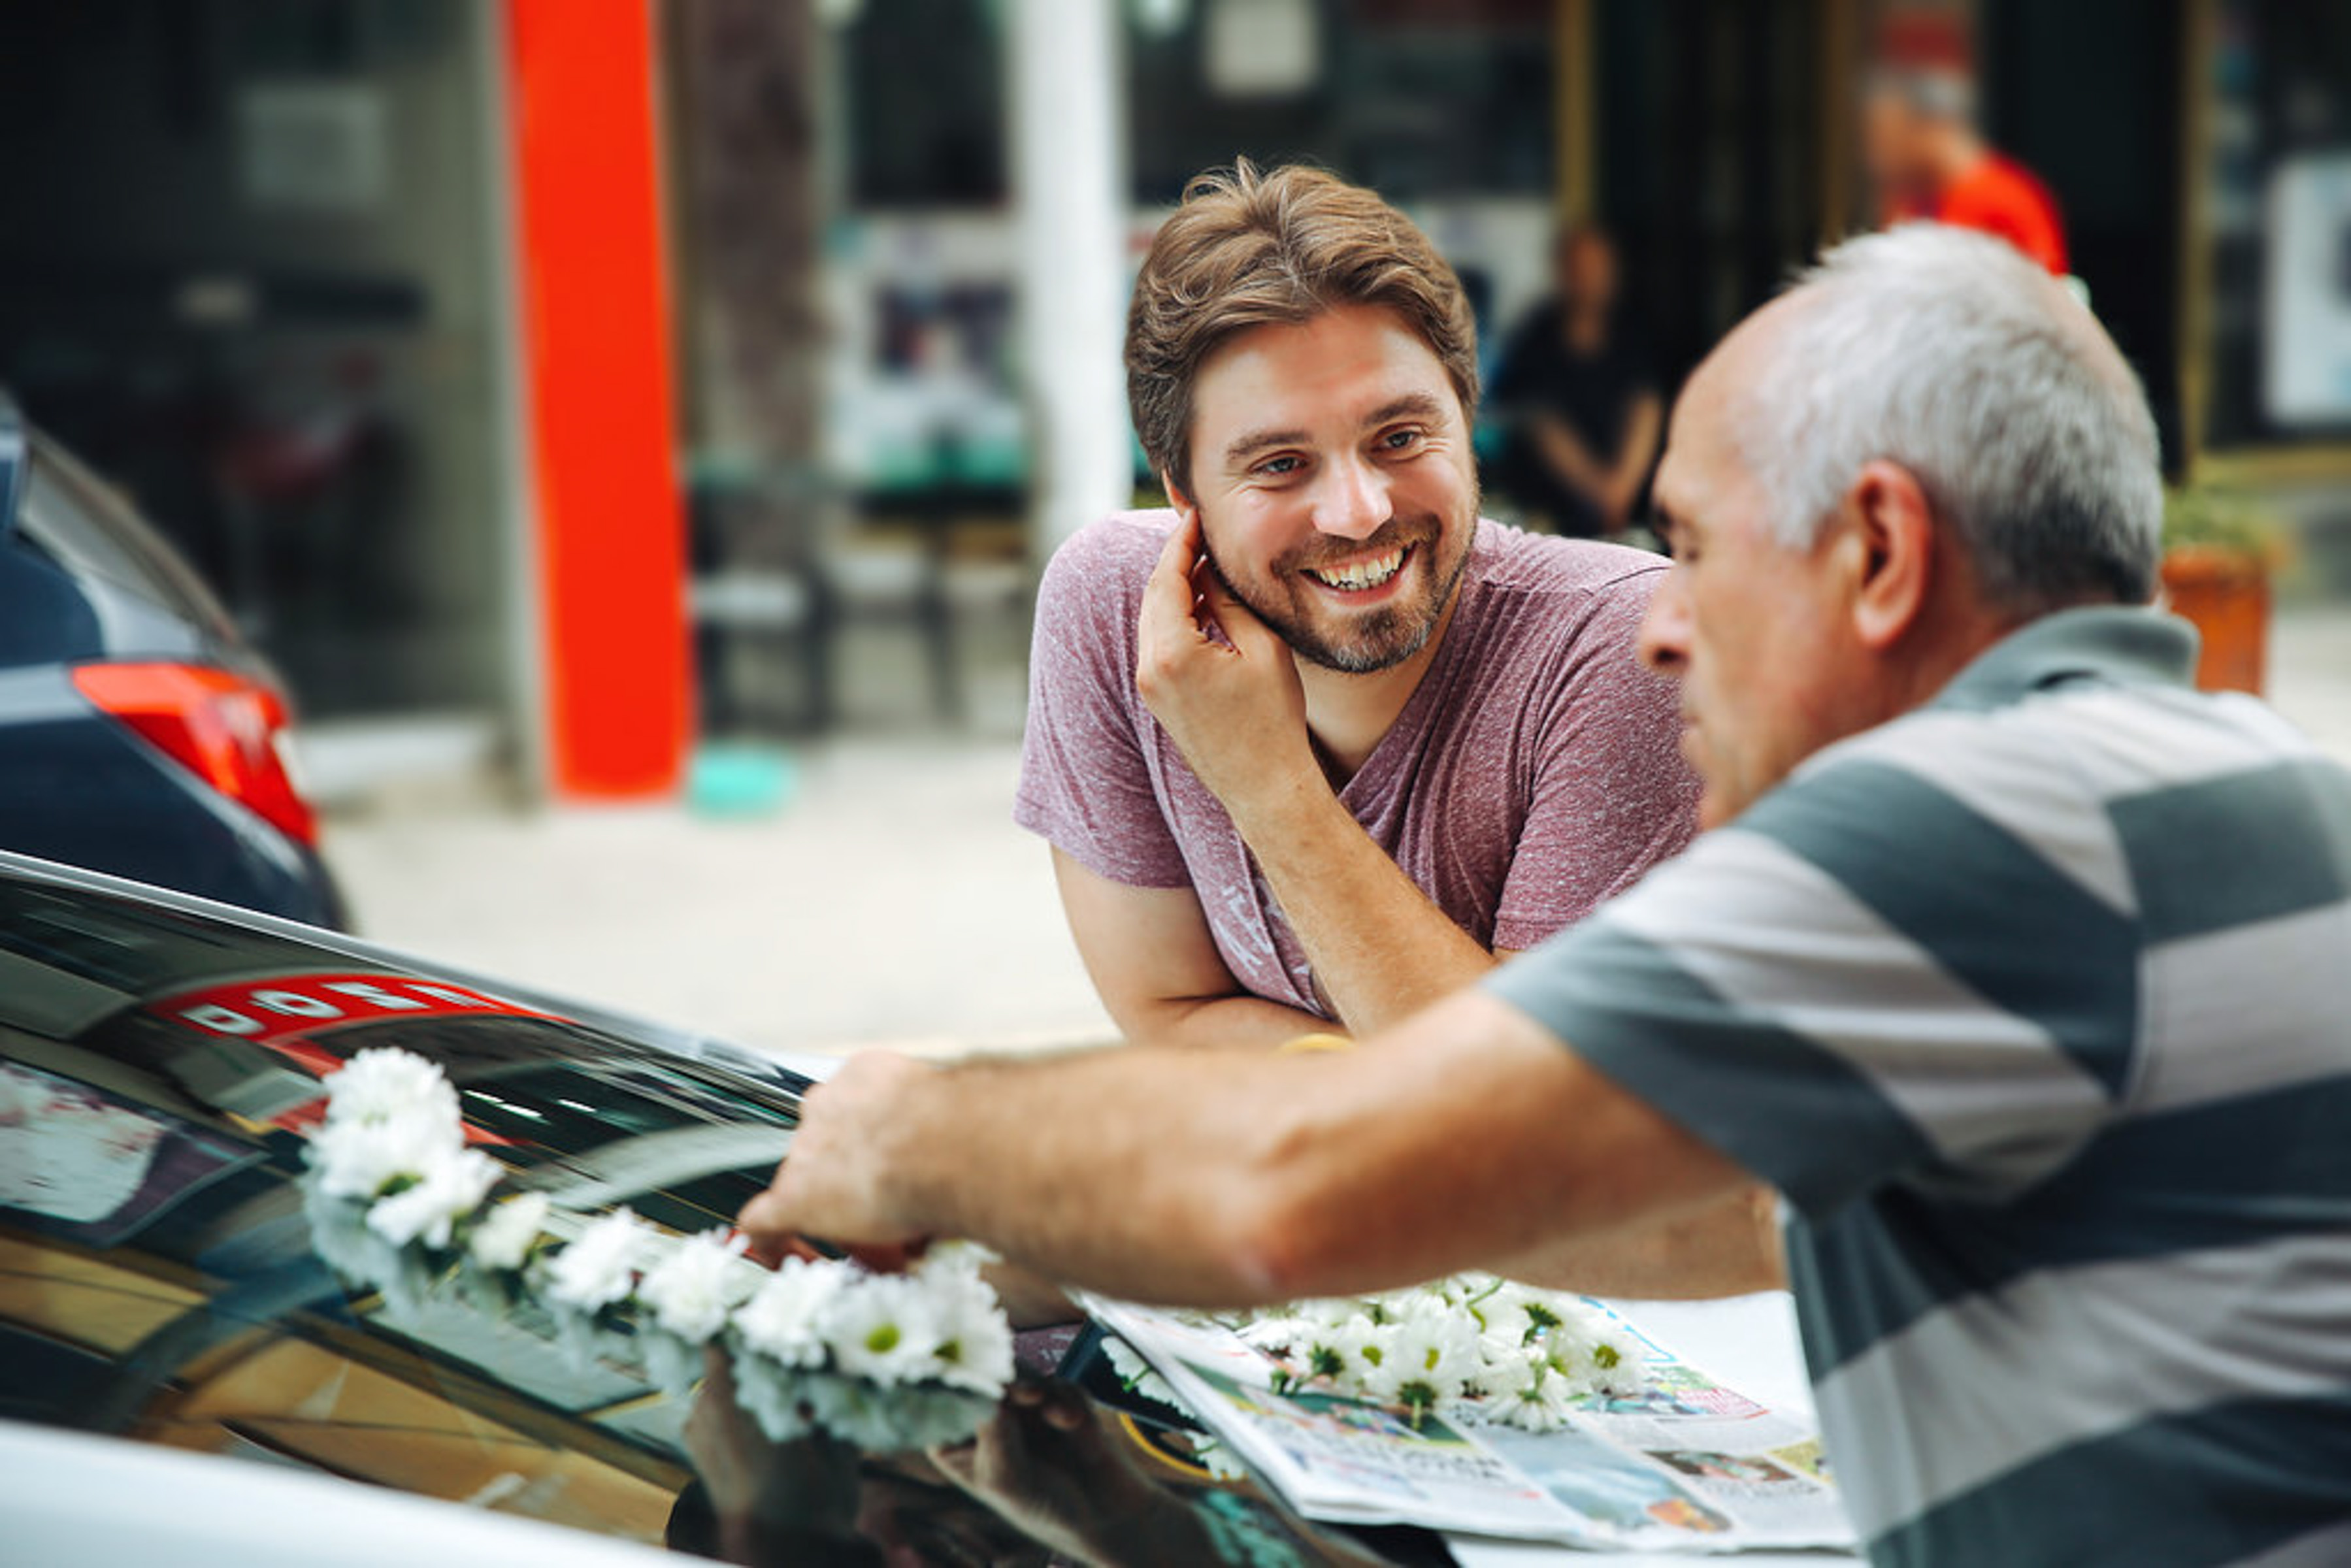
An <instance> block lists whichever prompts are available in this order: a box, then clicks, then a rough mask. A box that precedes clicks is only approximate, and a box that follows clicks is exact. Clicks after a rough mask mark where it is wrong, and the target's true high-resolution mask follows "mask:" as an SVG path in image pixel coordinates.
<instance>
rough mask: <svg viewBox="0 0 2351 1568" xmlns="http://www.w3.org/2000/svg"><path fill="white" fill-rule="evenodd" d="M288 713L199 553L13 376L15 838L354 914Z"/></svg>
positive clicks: (8, 687) (126, 870)
mask: <svg viewBox="0 0 2351 1568" xmlns="http://www.w3.org/2000/svg"><path fill="white" fill-rule="evenodd" d="M289 720H290V714H289V711H288V706H287V699H286V695H285V690H284V687H283V686H282V685H281V684H280V683H279V681H278V680H277V676H276V675H275V674H273V673H272V672H271V671H270V668H269V666H268V665H267V664H266V663H265V662H264V661H263V660H262V658H261V656H260V655H259V654H258V653H256V652H255V651H254V649H253V648H252V646H251V645H250V644H249V643H246V640H245V639H244V637H243V636H241V635H240V634H239V633H238V632H237V629H236V627H235V624H234V623H233V622H231V621H230V620H229V618H228V615H227V614H226V612H224V611H223V610H222V608H221V606H220V603H219V601H217V600H216V599H214V597H213V595H212V593H211V591H209V590H208V589H206V588H205V586H204V583H203V582H202V581H201V580H199V579H198V578H197V577H196V575H195V573H194V572H193V570H190V568H189V567H188V565H187V564H186V562H184V561H183V560H182V559H180V558H179V556H178V555H176V554H175V553H174V552H173V551H172V548H171V547H170V546H169V545H168V544H166V543H165V542H164V541H163V540H162V538H160V537H159V536H158V535H157V534H156V533H155V531H154V530H153V529H152V528H149V527H148V526H147V525H146V524H145V523H144V522H143V521H141V519H140V517H139V516H138V515H137V513H135V512H134V511H133V510H132V509H131V507H129V506H128V505H127V504H125V502H124V501H123V499H122V498H121V497H120V496H119V495H117V494H116V493H115V492H114V491H113V490H111V489H110V488H109V487H108V486H106V485H105V484H104V483H102V482H101V481H99V479H98V478H97V477H96V476H93V475H91V474H90V473H89V470H87V469H85V468H84V467H82V466H81V465H80V464H78V462H76V461H75V460H74V459H73V457H72V456H71V455H68V453H67V452H66V451H65V450H64V449H63V448H62V447H60V446H58V445H57V444H56V443H55V442H53V441H51V440H49V439H48V438H47V437H46V436H44V435H43V434H40V433H39V432H38V431H37V430H35V429H34V428H33V427H32V426H31V425H29V424H28V423H26V420H25V418H24V416H23V414H22V413H21V412H20V411H19V410H18V409H17V407H16V403H15V402H13V401H12V400H11V399H10V398H9V397H8V396H7V395H6V394H5V392H0V849H10V850H16V851H18V852H23V853H26V854H32V855H38V856H40V857H42V858H43V859H45V860H55V861H63V862H67V863H68V864H70V865H80V866H89V867H91V868H92V869H95V870H99V871H105V872H111V873H117V874H120V875H122V876H128V877H132V878H135V879H137V880H138V881H141V882H146V883H156V884H157V885H159V886H163V887H172V888H178V889H180V890H182V891H183V892H187V893H193V894H201V895H203V896H204V897H207V898H215V899H219V900H222V901H223V902H225V903H229V904H241V905H243V906H245V907H246V908H249V909H257V910H262V911H265V912H266V913H268V914H272V915H285V916H287V917H288V918H291V919H296V920H302V921H308V922H309V923H311V924H313V925H342V924H343V914H344V912H343V906H342V901H341V899H340V895H339V894H338V893H337V891H336V887H335V883H334V881H333V879H332V877H331V876H329V873H328V871H327V868H326V864H325V862H322V861H321V860H320V859H319V852H318V826H317V823H316V822H315V821H313V819H312V816H311V811H310V807H309V805H308V802H307V801H306V800H304V799H303V797H302V794H301V792H300V790H299V789H298V788H297V787H296V784H295V780H294V778H293V775H292V773H291V772H290V771H289V769H288V767H287V750H288V732H287V726H288V723H289Z"/></svg>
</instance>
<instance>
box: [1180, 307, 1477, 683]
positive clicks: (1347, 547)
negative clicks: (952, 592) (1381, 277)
mask: <svg viewBox="0 0 2351 1568" xmlns="http://www.w3.org/2000/svg"><path fill="white" fill-rule="evenodd" d="M1190 480H1191V482H1190V484H1189V486H1183V485H1173V484H1171V486H1170V487H1169V488H1170V492H1171V494H1175V496H1176V499H1177V504H1178V505H1179V506H1196V507H1198V509H1199V512H1200V517H1201V528H1202V532H1203V536H1204V537H1205V538H1206V539H1207V549H1208V559H1209V562H1210V564H1211V565H1212V566H1213V567H1214V569H1215V570H1216V572H1217V576H1218V577H1219V578H1220V579H1221V580H1223V582H1224V584H1225V586H1226V587H1227V588H1228V589H1229V590H1231V591H1232V593H1233V596H1234V597H1235V598H1237V599H1238V600H1239V601H1241V602H1242V603H1243V604H1245V605H1247V606H1248V607H1249V609H1250V610H1251V611H1252V612H1255V613H1256V615H1257V616H1258V618H1259V620H1261V621H1263V622H1265V623H1266V624H1267V625H1269V626H1270V627H1272V628H1273V629H1274V631H1275V632H1279V633H1280V636H1281V638H1282V640H1283V641H1285V642H1287V643H1289V644H1290V647H1291V648H1292V649H1293V650H1295V651H1296V652H1297V653H1298V654H1299V656H1300V657H1301V658H1303V659H1306V660H1308V661H1310V662H1311V663H1313V664H1321V665H1323V666H1325V667H1326V668H1329V669H1333V670H1341V671H1345V672H1348V673H1351V674H1364V673H1368V672H1370V671H1374V670H1384V669H1388V668H1390V667H1392V666H1394V665H1396V664H1402V663H1403V662H1404V661H1405V660H1407V659H1409V658H1411V657H1412V656H1413V655H1414V654H1415V653H1418V652H1420V650H1421V649H1422V648H1424V647H1425V646H1426V645H1427V643H1428V641H1429V638H1430V637H1431V635H1432V634H1434V633H1435V632H1436V631H1437V626H1438V624H1439V623H1440V622H1442V621H1443V619H1444V616H1445V612H1446V610H1447V606H1448V605H1449V604H1450V603H1451V601H1452V598H1453V591H1454V589H1455V587H1456V586H1457V585H1458V583H1459V581H1460V580H1461V572H1462V569H1463V568H1464V567H1465V566H1467V565H1468V559H1469V545H1470V541H1471V539H1472V538H1473V537H1474V536H1475V534H1476V531H1477V525H1478V480H1477V467H1476V464H1475V462H1474V460H1473V459H1472V457H1471V455H1470V449H1469V429H1468V419H1467V418H1466V417H1465V415H1464V413H1463V412H1462V408H1461V400H1460V398H1459V396H1458V394H1457V393H1456V392H1454V389H1453V382H1452V380H1451V379H1450V378H1449V377H1448V376H1447V374H1446V373H1445V367H1444V366H1443V365H1442V364H1441V363H1440V362H1439V361H1438V360H1437V355H1436V354H1435V353H1434V352H1432V351H1431V350H1430V349H1429V347H1428V345H1427V344H1426V342H1424V341H1423V340H1421V339H1420V338H1419V336H1418V335H1416V333H1414V332H1413V331H1412V330H1411V329H1409V328H1407V327H1406V326H1405V325H1404V323H1403V322H1402V321H1401V320H1399V319H1397V318H1396V317H1395V315H1394V314H1392V313H1391V312H1389V311H1387V310H1384V309H1382V308H1377V307H1373V306H1345V307H1342V308H1337V309H1333V310H1328V311H1325V312H1324V313H1322V315H1320V316H1317V317H1316V318H1314V319H1312V320H1311V321H1307V322H1303V323H1301V324H1299V325H1296V326H1288V325H1282V326H1267V327H1258V328H1254V329H1250V330H1249V331H1247V332H1244V333H1241V334H1240V335H1239V336H1238V337H1236V338H1234V339H1233V340H1232V341H1230V342H1228V343H1227V344H1225V345H1224V346H1223V347H1222V348H1220V349H1219V350H1217V352H1216V353H1215V354H1214V355H1212V356H1211V357H1210V358H1209V359H1208V361H1207V363H1206V364H1204V365H1203V366H1202V367H1201V369H1200V372H1199V375H1198V376H1197V378H1196V380H1195V381H1194V382H1193V385H1192V459H1191V476H1190Z"/></svg>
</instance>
